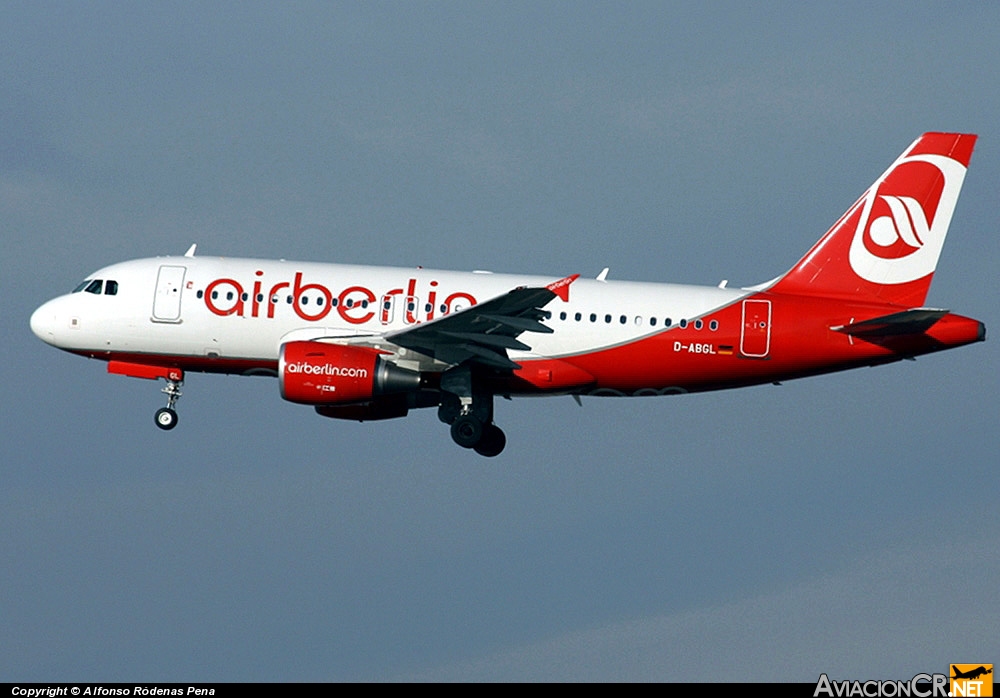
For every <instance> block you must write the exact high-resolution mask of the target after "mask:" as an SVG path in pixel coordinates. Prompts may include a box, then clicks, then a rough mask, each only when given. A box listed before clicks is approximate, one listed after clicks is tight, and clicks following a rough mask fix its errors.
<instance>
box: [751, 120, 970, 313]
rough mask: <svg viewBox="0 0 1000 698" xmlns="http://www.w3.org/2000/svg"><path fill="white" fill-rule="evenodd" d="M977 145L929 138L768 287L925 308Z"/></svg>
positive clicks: (942, 136) (955, 136) (956, 138)
mask: <svg viewBox="0 0 1000 698" xmlns="http://www.w3.org/2000/svg"><path fill="white" fill-rule="evenodd" d="M975 143H976V136H974V135H971V134H960V133H925V134H924V135H922V136H921V137H920V138H918V139H917V140H916V141H914V142H913V145H911V146H910V147H909V148H907V149H906V151H905V152H904V153H903V154H902V155H900V156H899V159H897V160H896V162H894V163H893V164H892V165H891V166H890V167H889V169H888V170H886V171H885V173H884V174H883V175H882V176H881V177H879V178H878V179H877V180H875V183H874V184H872V186H871V187H870V188H869V189H868V191H866V192H865V193H864V194H863V195H862V196H861V198H860V199H858V200H857V202H855V204H854V205H853V206H851V208H850V209H848V210H847V212H846V213H845V214H844V215H843V216H841V218H840V220H839V221H837V222H836V223H835V224H834V225H833V227H832V228H830V230H829V231H827V233H826V235H824V236H823V237H822V238H821V239H820V241H819V242H818V243H816V245H815V246H814V247H813V248H812V249H811V250H809V252H808V254H806V256H805V257H803V258H802V259H801V260H799V262H798V263H797V264H796V265H795V266H794V267H792V269H791V270H790V271H789V272H788V273H787V274H785V275H784V276H782V277H780V278H779V279H778V281H777V282H775V284H774V285H773V286H771V287H770V289H769V290H770V291H772V292H775V293H790V294H801V295H815V296H833V297H845V298H854V299H863V300H870V301H876V302H883V303H892V304H895V305H900V306H904V307H908V308H912V307H916V306H920V305H922V304H923V302H924V299H925V298H926V297H927V290H928V289H929V288H930V284H931V278H932V277H933V276H934V269H935V268H936V267H937V262H938V258H939V257H940V255H941V248H942V247H943V246H944V239H945V236H946V235H947V233H948V225H949V224H950V223H951V216H952V213H953V212H954V210H955V204H956V203H957V201H958V194H959V191H961V189H962V182H963V180H964V179H965V171H966V169H967V168H968V166H969V159H970V158H971V157H972V149H973V146H974V145H975Z"/></svg>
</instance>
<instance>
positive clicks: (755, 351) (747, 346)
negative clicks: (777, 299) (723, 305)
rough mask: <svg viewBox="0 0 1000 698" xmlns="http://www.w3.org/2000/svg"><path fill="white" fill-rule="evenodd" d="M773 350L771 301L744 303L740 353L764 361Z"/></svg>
mask: <svg viewBox="0 0 1000 698" xmlns="http://www.w3.org/2000/svg"><path fill="white" fill-rule="evenodd" d="M770 349H771V301H762V300H746V301H743V325H742V327H741V328H740V353H741V354H743V356H750V357H753V358H755V359H763V358H765V357H766V356H767V353H768V351H770Z"/></svg>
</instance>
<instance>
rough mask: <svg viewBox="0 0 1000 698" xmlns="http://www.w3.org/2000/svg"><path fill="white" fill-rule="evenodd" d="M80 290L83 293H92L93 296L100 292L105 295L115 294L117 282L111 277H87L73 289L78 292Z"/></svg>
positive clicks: (116, 292)
mask: <svg viewBox="0 0 1000 698" xmlns="http://www.w3.org/2000/svg"><path fill="white" fill-rule="evenodd" d="M81 291H82V292H83V293H93V294H94V295H95V296H99V295H101V293H102V292H103V293H104V295H105V296H115V295H118V282H117V281H112V280H111V279H108V280H107V281H104V280H102V279H87V280H86V281H84V282H82V283H81V284H80V285H79V286H77V287H76V288H74V289H73V293H80V292H81Z"/></svg>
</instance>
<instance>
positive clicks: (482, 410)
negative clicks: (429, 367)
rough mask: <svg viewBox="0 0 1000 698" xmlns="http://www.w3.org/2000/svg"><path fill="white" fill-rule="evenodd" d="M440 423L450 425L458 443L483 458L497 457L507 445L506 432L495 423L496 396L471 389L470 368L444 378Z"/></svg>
mask: <svg viewBox="0 0 1000 698" xmlns="http://www.w3.org/2000/svg"><path fill="white" fill-rule="evenodd" d="M438 419H440V420H441V421H442V422H444V423H445V424H450V425H451V438H452V440H453V441H454V442H455V443H457V444H458V445H459V446H461V447H462V448H471V449H472V450H474V451H475V452H476V453H478V454H479V455H481V456H486V457H487V458H493V457H494V456H498V455H500V452H501V451H503V449H504V446H506V445H507V437H506V436H505V435H504V433H503V430H501V429H500V427H498V426H497V425H496V424H494V423H493V395H491V394H489V393H479V392H475V391H474V390H473V389H472V373H471V371H470V369H469V368H468V367H464V366H463V367H458V368H453V369H451V370H449V371H446V372H445V373H444V375H442V377H441V406H440V407H438Z"/></svg>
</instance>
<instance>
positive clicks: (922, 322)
mask: <svg viewBox="0 0 1000 698" xmlns="http://www.w3.org/2000/svg"><path fill="white" fill-rule="evenodd" d="M947 314H948V311H947V310H940V309H937V308H911V309H910V310H904V311H903V312H901V313H892V314H891V315H883V316H882V317H877V318H872V319H871V320H863V321H862V322H852V323H851V324H849V325H836V326H834V327H831V328H830V329H831V330H833V331H834V332H843V333H844V334H850V335H854V336H856V337H893V336H897V335H904V334H923V333H924V332H926V331H927V330H929V329H930V328H931V327H933V326H934V323H936V322H937V321H938V320H940V319H941V318H943V317H944V316H945V315H947Z"/></svg>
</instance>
